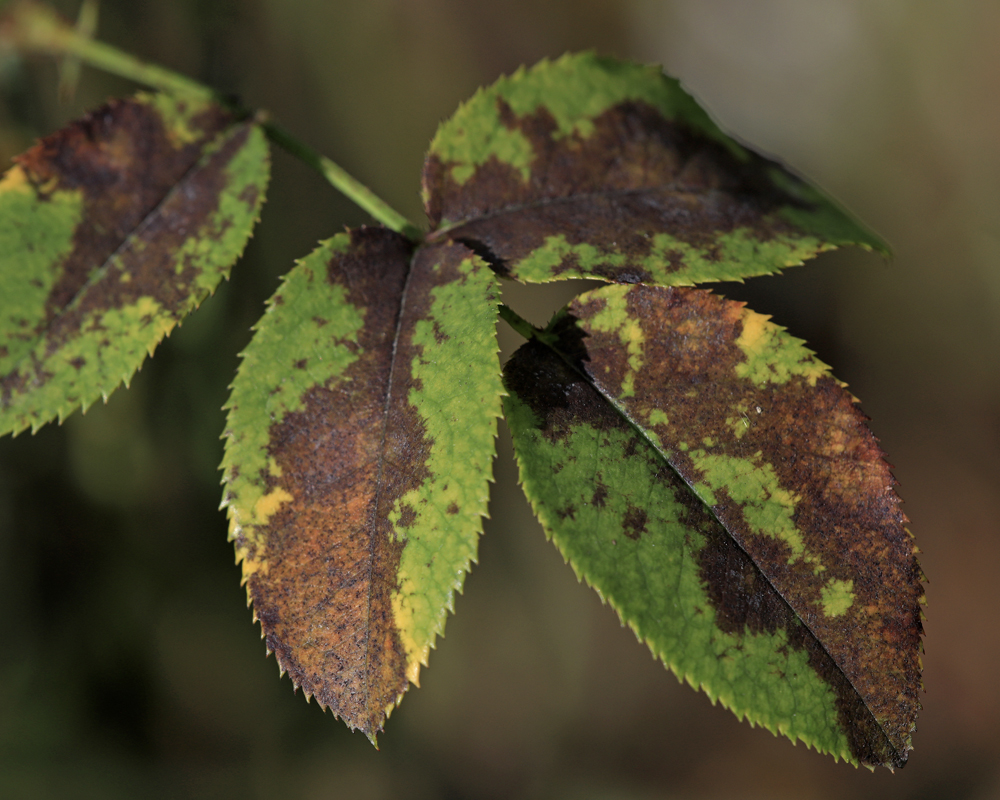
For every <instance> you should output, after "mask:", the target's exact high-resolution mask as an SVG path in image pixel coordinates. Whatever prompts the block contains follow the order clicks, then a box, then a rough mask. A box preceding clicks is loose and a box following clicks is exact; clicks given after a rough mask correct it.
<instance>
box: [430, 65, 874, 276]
mask: <svg viewBox="0 0 1000 800" xmlns="http://www.w3.org/2000/svg"><path fill="white" fill-rule="evenodd" d="M423 196H424V205H425V210H426V212H427V215H428V217H429V218H430V220H431V226H432V230H433V232H432V234H431V237H430V238H431V239H432V240H433V239H435V238H446V237H447V238H451V239H453V240H455V241H462V242H465V243H467V244H468V245H469V246H470V247H471V248H472V249H473V250H475V251H476V252H478V253H480V254H481V255H483V256H484V257H486V258H487V259H488V260H489V261H490V263H491V264H493V266H494V267H495V268H496V269H497V270H498V272H499V273H500V274H502V275H505V276H507V277H511V278H514V279H516V280H520V281H527V282H544V281H552V280H561V279H568V278H597V279H601V280H607V281H613V282H617V283H647V284H659V285H675V286H680V285H691V284H695V283H699V282H704V281H720V280H739V279H742V278H746V277H750V276H753V275H764V274H769V273H773V272H776V271H779V270H781V269H782V268H784V267H789V266H794V265H797V264H801V263H802V261H803V260H804V259H807V258H811V257H813V256H815V255H817V254H818V253H820V252H823V251H825V250H831V249H834V248H836V247H838V246H841V245H845V244H859V245H862V246H864V247H867V248H870V249H877V250H880V251H882V252H886V251H887V250H886V247H885V245H884V244H882V242H880V241H879V240H878V239H877V238H876V237H875V236H874V235H872V234H871V233H870V232H868V231H867V230H865V229H864V228H862V227H861V226H860V225H859V224H858V223H856V222H855V221H853V220H852V219H851V218H850V217H849V216H847V215H846V214H845V213H844V212H843V211H841V210H840V209H839V208H837V207H836V205H834V204H833V203H832V202H831V201H829V200H828V199H826V198H824V197H823V196H822V195H821V194H820V193H819V192H817V191H816V190H815V189H813V188H812V187H810V186H809V185H808V184H806V183H805V182H804V181H802V180H800V179H799V178H797V177H795V176H794V175H792V174H791V173H789V172H788V171H787V170H786V169H784V168H783V167H782V166H781V165H779V164H777V163H775V162H773V161H770V160H768V159H766V158H763V157H761V156H759V155H757V154H756V153H753V152H751V151H750V150H747V149H746V148H744V147H743V146H742V145H740V144H738V143H737V142H735V141H734V140H732V139H731V138H729V137H728V136H726V135H725V134H724V133H723V132H722V131H721V130H720V129H719V128H718V126H716V125H715V123H714V122H712V120H711V119H710V118H709V117H708V115H707V114H705V112H704V111H702V110H701V108H699V107H698V105H697V104H696V103H695V101H694V100H693V99H692V98H691V97H690V96H689V95H688V94H687V93H686V92H684V90H683V89H681V87H680V85H679V84H678V83H677V81H675V80H673V79H670V78H667V77H665V76H664V75H663V74H662V73H661V71H660V70H659V68H658V67H646V66H642V65H638V64H630V63H624V62H619V61H614V60H611V59H604V58H599V57H597V56H595V55H593V54H591V53H584V54H580V55H567V56H564V57H563V58H561V59H559V60H557V61H555V62H547V61H543V62H542V63H540V64H539V65H537V66H536V67H534V68H532V69H531V70H523V69H522V70H519V71H518V72H517V73H516V74H514V75H513V76H511V77H508V78H502V79H501V80H499V81H498V82H497V83H495V84H494V85H493V86H491V87H489V88H488V89H482V90H480V91H479V92H478V93H477V94H476V95H475V96H474V97H473V98H472V99H471V100H469V101H468V102H467V103H466V104H464V105H463V106H462V107H461V108H460V109H459V110H458V112H457V113H456V114H455V115H454V116H453V117H452V118H451V119H450V120H448V121H447V122H445V123H444V124H442V126H441V127H440V128H439V130H438V132H437V135H436V136H435V138H434V141H433V142H432V143H431V148H430V152H429V153H428V156H427V161H426V164H425V167H424V175H423Z"/></svg>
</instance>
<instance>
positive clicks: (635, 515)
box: [622, 505, 647, 539]
mask: <svg viewBox="0 0 1000 800" xmlns="http://www.w3.org/2000/svg"><path fill="white" fill-rule="evenodd" d="M646 519H647V516H646V512H645V511H643V510H642V509H641V508H639V507H638V506H633V505H629V507H628V509H627V510H626V511H625V517H624V518H623V519H622V529H623V532H624V534H625V535H626V536H627V537H628V538H629V539H638V538H639V537H640V536H641V535H642V534H643V533H645V531H646Z"/></svg>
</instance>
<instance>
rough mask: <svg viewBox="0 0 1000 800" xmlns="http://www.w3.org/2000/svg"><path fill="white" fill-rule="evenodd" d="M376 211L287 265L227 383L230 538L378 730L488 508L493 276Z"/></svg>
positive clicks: (319, 679)
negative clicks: (390, 227) (394, 226)
mask: <svg viewBox="0 0 1000 800" xmlns="http://www.w3.org/2000/svg"><path fill="white" fill-rule="evenodd" d="M412 247H413V245H412V244H411V243H409V242H408V241H407V240H406V239H405V238H403V237H402V236H400V235H398V234H395V233H392V232H390V231H387V230H384V229H380V228H375V229H362V230H360V231H354V232H352V233H350V234H341V235H339V236H337V237H335V238H333V239H331V240H329V241H328V242H325V243H323V244H322V245H321V246H320V247H319V248H318V249H317V250H316V251H315V252H313V253H312V254H311V255H310V256H309V257H308V258H306V259H304V260H303V261H302V262H300V263H299V264H298V265H297V266H296V267H295V268H294V269H293V270H292V271H291V272H290V273H289V274H288V276H287V277H286V278H285V281H284V283H283V285H282V287H281V289H280V290H279V291H278V292H277V294H275V296H274V297H273V298H272V299H271V301H270V303H269V304H268V308H267V312H266V314H265V315H264V317H263V318H262V319H261V321H260V322H259V323H258V325H257V332H256V334H255V335H254V338H253V341H252V342H251V343H250V345H249V346H248V347H247V350H246V352H245V353H244V354H243V362H242V364H241V366H240V370H239V374H238V375H237V378H236V380H235V382H234V383H233V387H232V396H231V398H230V400H229V404H228V408H229V416H228V420H227V428H226V438H227V442H226V455H225V460H224V462H223V468H224V470H225V483H226V492H225V498H224V501H223V504H224V505H225V506H227V507H228V510H229V517H230V530H231V537H232V538H233V539H234V540H235V542H236V551H237V556H238V558H239V559H240V560H241V561H242V563H243V574H244V577H245V579H246V581H247V588H248V593H249V598H250V600H251V601H252V602H253V605H254V610H255V614H256V616H257V618H259V619H260V621H261V624H262V627H263V632H264V637H265V639H266V641H267V647H268V649H269V650H270V651H273V652H274V653H275V654H276V656H277V659H278V663H279V665H280V666H281V669H282V670H283V671H287V672H288V673H289V675H290V676H291V677H292V680H293V681H294V682H295V684H296V686H298V687H301V688H302V690H303V691H304V692H305V694H306V696H307V697H310V696H311V697H315V698H316V699H317V701H318V702H319V703H320V704H321V705H323V706H328V707H330V708H331V709H332V710H333V711H334V713H335V714H337V715H338V716H340V717H342V718H343V719H344V720H345V721H346V722H347V723H348V724H349V725H350V726H351V727H352V728H360V729H361V730H363V731H364V732H365V733H366V734H367V735H368V736H369V737H370V738H372V740H373V741H374V738H375V735H376V733H377V732H378V731H379V730H381V728H382V724H383V722H384V720H385V717H386V716H387V715H388V713H389V712H390V711H391V710H392V708H393V707H394V706H395V704H396V703H398V702H399V700H400V698H401V697H402V694H403V693H404V692H405V691H406V689H407V687H408V685H409V683H410V682H413V683H417V678H418V674H419V670H420V665H421V664H426V663H427V658H428V654H429V650H430V648H431V647H432V646H433V645H434V642H435V639H436V637H437V636H438V635H439V634H442V633H443V631H444V621H445V617H446V615H447V612H448V611H449V610H451V609H452V606H453V602H454V593H455V591H456V590H461V587H462V583H463V581H464V577H465V574H466V572H467V571H468V569H469V564H470V561H472V560H474V559H475V556H476V545H477V541H478V535H479V533H480V532H481V529H482V519H481V517H482V516H483V515H484V514H485V513H486V504H487V500H488V495H489V480H490V466H491V462H492V458H493V452H494V436H495V434H496V419H497V417H498V416H499V413H500V393H501V385H500V369H499V364H498V361H497V345H496V338H495V325H496V318H497V295H498V286H497V280H496V278H495V276H494V275H493V273H492V272H491V271H490V269H489V268H488V267H487V265H486V264H485V263H484V262H483V261H482V260H481V259H479V258H478V257H477V256H475V255H474V254H473V253H472V252H470V251H469V250H467V249H466V248H465V247H463V246H461V245H455V244H446V245H436V246H432V247H426V248H422V249H419V250H417V251H416V253H415V254H414V253H412Z"/></svg>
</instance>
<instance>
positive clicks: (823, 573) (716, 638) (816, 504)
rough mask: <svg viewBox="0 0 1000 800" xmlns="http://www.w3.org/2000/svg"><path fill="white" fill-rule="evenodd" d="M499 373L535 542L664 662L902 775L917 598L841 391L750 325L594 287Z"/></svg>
mask: <svg viewBox="0 0 1000 800" xmlns="http://www.w3.org/2000/svg"><path fill="white" fill-rule="evenodd" d="M542 338H543V339H544V340H545V341H546V342H548V344H542V343H540V342H538V341H535V342H532V343H529V344H528V345H526V346H525V347H523V348H522V349H521V350H520V351H518V354H517V355H516V356H515V358H514V359H512V360H511V361H510V362H509V363H508V365H507V366H506V368H505V385H506V388H507V389H508V391H509V393H510V397H509V398H508V400H507V403H506V413H507V418H508V420H509V422H510V425H511V429H512V432H513V435H514V443H515V449H516V451H517V456H518V462H519V465H520V469H521V480H522V482H523V485H524V489H525V492H526V494H527V495H528V498H529V500H530V501H531V502H532V504H533V505H534V507H535V509H536V512H537V514H538V515H539V518H540V519H541V521H542V523H543V525H544V526H545V528H546V530H547V532H548V533H549V535H550V536H551V537H552V538H553V539H554V541H555V543H556V544H557V546H558V547H559V548H560V549H561V550H562V552H563V554H564V556H565V557H566V558H567V559H568V560H570V562H571V563H572V564H573V566H574V568H575V569H576V571H577V573H578V574H580V575H582V576H583V577H585V578H586V580H587V581H588V582H589V583H590V584H592V585H593V586H594V587H595V588H596V589H598V591H599V592H601V594H602V596H603V597H605V598H607V599H608V600H609V601H610V602H611V604H612V605H613V606H614V607H615V608H616V609H617V610H618V612H619V614H621V616H622V618H623V619H624V620H625V621H627V622H628V623H629V624H630V625H631V626H632V627H633V629H634V630H635V631H636V633H637V634H638V636H639V637H640V638H641V639H643V640H645V641H647V642H648V643H649V645H650V647H651V648H652V649H653V651H654V653H656V654H657V655H658V656H659V657H660V658H662V659H663V660H664V662H665V663H666V664H667V665H668V666H669V667H670V668H671V669H672V670H673V671H674V672H676V673H677V674H678V676H680V677H682V678H685V679H687V680H688V681H689V682H690V683H691V684H692V685H694V686H696V687H702V688H704V689H705V690H706V691H707V692H708V693H709V695H710V696H711V697H712V698H713V700H714V699H718V700H720V701H721V702H722V703H723V704H724V705H726V706H727V707H729V708H731V709H733V710H734V711H735V712H736V713H737V715H738V716H740V717H743V716H746V717H747V718H749V719H750V720H751V721H752V722H755V723H760V724H763V725H765V726H766V727H768V728H769V729H770V730H772V731H775V732H781V733H784V734H786V735H788V736H789V737H790V738H792V739H793V740H795V739H802V740H804V741H805V742H807V743H808V744H810V745H812V746H815V747H816V748H817V749H819V750H821V751H824V752H829V753H832V754H834V755H835V756H838V757H843V758H846V759H848V760H849V761H852V762H854V763H862V764H866V765H875V764H883V765H886V766H890V767H894V766H901V765H902V764H904V763H905V761H906V758H907V754H908V752H909V751H910V749H911V732H912V730H913V728H914V725H915V719H916V714H917V712H918V710H919V707H920V706H919V700H918V692H919V690H920V647H921V644H920V636H921V631H922V627H921V603H922V602H923V590H922V586H921V582H920V581H921V573H920V569H919V566H918V565H917V561H916V556H915V547H914V545H913V541H912V538H911V536H910V534H909V532H908V531H907V530H906V529H905V528H904V524H905V522H906V518H905V517H904V515H903V514H902V512H901V510H900V509H899V501H898V498H897V497H896V494H895V491H894V488H893V486H894V480H893V478H892V476H891V474H890V472H889V467H888V465H887V464H886V463H885V461H884V460H883V454H882V452H881V450H880V449H879V447H878V445H877V443H876V440H875V438H874V437H873V436H872V434H871V433H870V431H869V430H868V428H867V426H866V424H865V419H866V418H865V417H864V415H863V414H862V413H861V412H860V411H859V409H858V408H857V406H856V404H855V401H854V399H853V398H852V397H851V395H850V394H848V392H846V391H845V389H844V388H843V385H842V384H840V383H839V382H838V381H836V380H835V379H834V378H833V377H832V376H831V375H830V374H829V370H828V368H827V367H826V366H825V365H823V364H822V363H820V362H819V361H818V360H816V358H815V357H814V356H813V355H812V354H811V353H810V352H809V351H808V350H806V349H805V347H804V346H803V344H802V342H800V341H798V340H796V339H794V338H792V337H790V336H788V335H787V334H785V333H784V331H783V330H782V329H781V328H779V327H778V326H776V325H774V324H772V323H770V322H769V321H768V320H767V318H766V317H763V316H761V315H759V314H756V313H754V312H752V311H749V310H747V309H745V308H744V307H743V306H742V304H740V303H735V302H732V301H728V300H725V299H723V298H720V297H718V296H716V295H713V294H711V293H710V292H707V291H704V290H700V289H673V288H666V289H661V288H655V287H644V286H634V287H625V286H617V287H606V288H604V289H599V290H597V291H594V292H590V293H588V294H585V295H582V296H581V297H579V298H578V299H577V300H575V301H574V302H573V303H572V304H571V305H570V306H569V307H568V309H567V311H566V312H564V313H563V314H562V315H561V316H559V317H558V318H557V319H556V320H555V321H554V323H553V325H552V326H551V327H550V331H549V332H548V333H547V334H546V335H543V337H542Z"/></svg>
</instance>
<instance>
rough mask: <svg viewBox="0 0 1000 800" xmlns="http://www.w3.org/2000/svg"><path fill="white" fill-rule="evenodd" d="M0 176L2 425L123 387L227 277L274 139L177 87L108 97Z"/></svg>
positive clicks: (33, 423) (259, 198) (38, 417)
mask: <svg viewBox="0 0 1000 800" xmlns="http://www.w3.org/2000/svg"><path fill="white" fill-rule="evenodd" d="M16 161H17V164H16V166H14V167H13V168H12V169H10V170H9V171H8V172H7V173H6V175H5V176H4V177H3V180H2V182H0V252H2V253H3V256H2V259H0V284H2V285H3V287H4V292H5V295H6V296H5V301H6V302H5V303H4V306H3V310H2V311H0V433H7V432H11V431H12V432H14V433H15V434H16V433H19V432H20V431H22V430H24V429H25V428H28V427H31V429H32V430H33V431H34V430H37V429H38V428H39V427H40V426H42V425H43V424H45V423H46V422H48V421H50V420H52V419H53V418H58V419H59V420H60V421H62V420H63V419H64V418H65V417H66V416H67V415H68V414H69V413H70V412H72V411H73V410H74V409H76V408H79V407H81V406H82V407H83V409H84V410H86V408H87V407H88V406H90V405H91V404H92V403H93V402H94V401H95V400H96V399H97V398H98V397H101V396H104V397H107V395H108V394H109V393H110V392H111V391H113V390H114V389H115V388H116V387H117V386H118V384H119V383H121V382H122V381H124V382H125V383H126V384H127V383H128V382H129V380H130V379H131V376H132V375H133V374H134V373H135V371H136V370H137V369H138V368H139V366H140V365H141V364H142V361H143V359H144V358H145V357H146V354H147V353H152V351H153V349H154V348H155V347H156V345H157V344H158V343H159V342H160V340H162V339H163V337H164V336H166V335H167V334H168V333H169V332H170V331H171V330H172V329H173V327H174V326H175V325H177V324H178V323H179V322H180V321H181V320H182V319H183V317H184V316H185V315H187V314H188V313H190V312H191V311H193V310H194V309H195V308H196V307H197V306H198V304H199V303H200V302H201V301H202V300H203V299H204V298H205V297H207V296H208V295H209V294H210V293H211V292H212V291H214V289H215V287H216V286H217V285H218V283H219V281H220V280H221V279H222V278H223V277H225V276H226V275H228V272H229V269H230V267H231V266H232V264H233V262H234V261H235V260H236V259H237V258H238V257H239V255H240V253H241V252H242V251H243V248H244V247H245V245H246V242H247V240H248V239H249V237H250V233H251V231H252V229H253V226H254V224H255V223H256V221H257V219H258V216H259V213H260V207H261V204H262V203H263V200H264V192H265V189H266V186H267V181H268V170H269V166H268V165H269V162H268V151H267V142H266V140H265V138H264V136H263V133H262V132H261V130H260V129H259V127H258V126H257V125H256V124H255V123H253V122H252V121H247V122H238V121H236V120H234V119H233V117H232V116H231V115H230V114H229V113H228V112H226V111H224V110H223V109H222V108H220V107H218V106H216V105H212V104H206V103H201V102H197V101H192V100H181V99H177V98H173V97H170V96H168V95H155V96H151V95H144V94H140V95H138V96H136V97H135V98H132V99H129V100H118V101H113V102H111V103H110V104H108V105H106V106H104V107H102V108H100V109H98V110H97V111H94V112H93V113H91V114H89V115H87V116H86V117H84V118H83V119H81V120H78V121H76V122H74V123H72V124H70V125H69V126H68V127H66V128H64V129H63V130H61V131H59V132H57V133H55V134H53V135H51V136H49V137H47V138H45V139H43V140H42V141H40V142H39V143H38V144H37V145H35V146H34V147H33V148H32V149H30V150H28V151H27V152H26V153H24V154H23V155H21V156H20V157H19V158H17V159H16Z"/></svg>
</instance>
